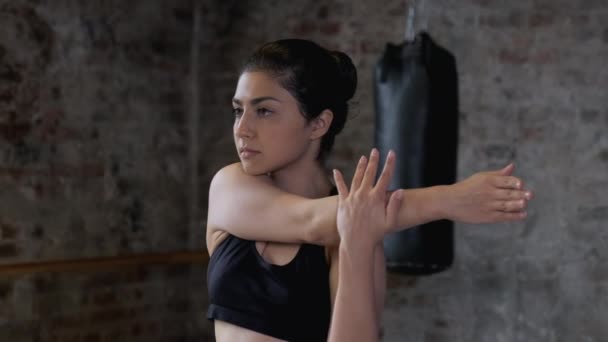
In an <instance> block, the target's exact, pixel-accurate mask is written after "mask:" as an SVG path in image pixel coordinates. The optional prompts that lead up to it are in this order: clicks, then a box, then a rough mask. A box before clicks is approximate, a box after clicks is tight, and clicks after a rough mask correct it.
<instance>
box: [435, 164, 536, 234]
mask: <svg viewBox="0 0 608 342" xmlns="http://www.w3.org/2000/svg"><path fill="white" fill-rule="evenodd" d="M514 168H515V167H514V165H513V163H511V164H509V165H507V166H506V167H504V168H503V169H501V170H497V171H486V172H478V173H476V174H474V175H472V176H471V177H469V178H467V179H465V180H463V181H460V182H458V183H456V184H453V185H451V186H448V187H446V192H445V194H444V196H445V198H446V201H445V205H446V208H444V212H445V213H446V216H447V218H448V219H450V220H454V221H458V222H463V223H494V222H502V221H517V220H522V219H524V218H525V217H526V216H527V212H526V208H527V205H528V201H529V200H531V199H532V196H533V194H532V192H531V191H529V190H526V189H524V185H523V181H522V180H521V179H519V178H517V177H513V176H512V174H513V169H514Z"/></svg>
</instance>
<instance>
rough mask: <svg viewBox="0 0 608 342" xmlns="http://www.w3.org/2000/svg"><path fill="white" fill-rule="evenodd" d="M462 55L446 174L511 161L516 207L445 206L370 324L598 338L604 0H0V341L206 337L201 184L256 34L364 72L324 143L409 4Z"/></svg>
mask: <svg viewBox="0 0 608 342" xmlns="http://www.w3.org/2000/svg"><path fill="white" fill-rule="evenodd" d="M410 8H415V9H416V11H415V16H414V19H415V25H414V30H416V31H420V30H426V31H427V32H429V34H430V35H431V36H432V37H433V38H434V39H435V41H436V42H437V43H438V44H440V45H441V46H443V47H444V48H446V49H448V50H449V51H451V52H452V53H453V54H454V56H455V57H456V62H457V68H458V75H459V89H460V94H459V99H460V119H459V126H460V131H459V150H458V152H459V153H458V178H459V179H463V178H465V177H467V176H469V175H471V174H472V173H474V172H477V171H481V170H487V169H493V168H500V167H502V166H504V165H506V163H508V162H509V161H514V162H515V164H516V172H515V173H516V175H517V176H519V177H521V178H523V179H524V180H525V181H526V182H527V185H528V186H529V188H531V189H532V190H534V191H535V195H536V198H535V200H534V201H532V202H531V203H530V208H529V218H528V219H527V220H526V221H525V222H520V223H510V224H507V223H505V224H494V225H465V224H457V225H456V229H455V251H456V254H455V260H454V264H453V266H452V267H451V268H450V269H448V270H447V271H445V272H441V273H438V274H435V275H432V276H405V275H397V274H391V275H389V279H388V294H387V304H386V309H385V312H384V315H383V325H384V330H385V337H384V340H385V341H427V342H439V341H451V342H452V341H474V342H478V341H480V342H481V341H492V342H498V341H505V342H511V341H526V342H527V341H586V342H592V341H593V342H600V341H606V340H607V338H608V324H606V323H607V322H608V321H607V319H608V229H607V228H608V224H607V223H608V200H607V199H606V190H608V97H607V96H606V95H607V93H606V89H608V68H607V67H606V62H607V61H608V26H607V24H606V23H608V2H607V1H605V0H568V1H566V0H514V1H497V0H460V1H455V0H428V1H424V2H423V1H421V0H418V1H404V0H382V1H369V0H368V1H364V0H354V1H346V0H327V1H313V0H299V1H279V0H259V1H252V0H225V1H211V0H178V1H160V0H155V1H146V0H135V1H119V0H114V1H110V0H108V1H105V0H90V1H68V0H54V1H51V0H30V1H28V0H19V1H9V0H0V303H1V304H0V341H7V342H21V341H28V342H29V341H32V342H33V341H206V340H209V341H211V340H213V337H212V329H211V328H212V327H211V325H210V324H209V322H208V321H207V320H206V319H205V310H206V306H207V295H206V287H205V286H206V285H205V283H206V266H205V265H206V259H205V258H204V240H205V239H204V237H205V217H206V208H207V203H206V200H207V199H206V196H207V189H208V186H209V181H210V179H211V177H212V175H213V174H214V173H215V172H216V171H217V170H218V169H219V168H220V167H222V166H223V165H226V164H228V163H230V162H233V161H237V160H238V157H237V155H236V152H235V149H234V146H233V141H232V128H231V127H232V117H231V110H230V109H231V107H230V99H231V97H232V95H233V92H234V88H235V85H236V80H237V78H238V70H239V66H240V65H241V63H243V61H244V60H245V58H246V57H247V56H248V55H249V54H250V53H251V52H252V51H253V50H254V49H255V48H256V47H257V46H259V45H260V44H262V43H264V42H266V41H271V40H276V39H280V38H286V37H298V38H307V39H312V40H314V41H316V42H318V43H320V44H321V45H323V46H325V47H328V48H331V49H340V50H343V51H345V52H346V53H347V54H349V55H350V56H351V57H352V58H353V61H354V62H355V64H356V66H357V68H358V72H359V87H358V91H357V94H356V96H355V99H354V101H353V102H354V104H353V106H352V112H351V114H352V115H351V118H350V119H349V121H348V122H347V124H346V128H345V130H344V131H343V133H341V134H340V135H339V136H338V138H337V141H336V146H335V149H334V153H333V157H332V159H331V160H330V164H331V165H332V166H334V167H338V168H340V169H342V170H344V171H345V173H346V175H347V177H350V175H351V174H352V167H353V165H354V161H355V160H356V159H357V157H358V156H359V155H360V154H364V153H366V152H368V151H369V149H370V148H371V147H372V144H373V134H372V133H373V123H374V112H373V97H372V96H373V92H372V70H373V67H374V65H375V63H376V62H377V60H378V58H379V57H380V55H381V54H382V51H383V50H384V47H385V45H386V43H388V42H392V43H401V42H403V41H404V39H405V38H404V37H405V31H406V27H407V19H408V16H407V14H408V11H409V9H410Z"/></svg>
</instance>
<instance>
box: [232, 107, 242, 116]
mask: <svg viewBox="0 0 608 342" xmlns="http://www.w3.org/2000/svg"><path fill="white" fill-rule="evenodd" d="M242 114H243V110H242V109H241V108H232V115H234V116H241V115H242Z"/></svg>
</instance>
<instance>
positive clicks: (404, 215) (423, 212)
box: [395, 185, 450, 231]
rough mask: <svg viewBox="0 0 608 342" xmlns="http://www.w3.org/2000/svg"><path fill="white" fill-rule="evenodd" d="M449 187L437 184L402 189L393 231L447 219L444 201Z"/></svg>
mask: <svg viewBox="0 0 608 342" xmlns="http://www.w3.org/2000/svg"><path fill="white" fill-rule="evenodd" d="M449 189H450V188H449V185H437V186H432V187H427V188H419V189H408V190H404V192H403V200H402V201H401V207H400V209H399V216H398V219H397V222H398V225H397V227H396V228H395V231H397V230H403V229H405V228H410V227H413V226H417V225H421V224H424V223H428V222H431V221H436V220H441V219H447V218H448V213H447V211H446V208H447V204H446V201H447V200H448V199H447V194H448V192H449Z"/></svg>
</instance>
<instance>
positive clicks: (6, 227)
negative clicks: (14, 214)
mask: <svg viewBox="0 0 608 342" xmlns="http://www.w3.org/2000/svg"><path fill="white" fill-rule="evenodd" d="M0 231H1V232H2V239H14V238H16V237H17V227H15V226H14V225H12V224H10V223H6V222H3V223H0Z"/></svg>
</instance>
